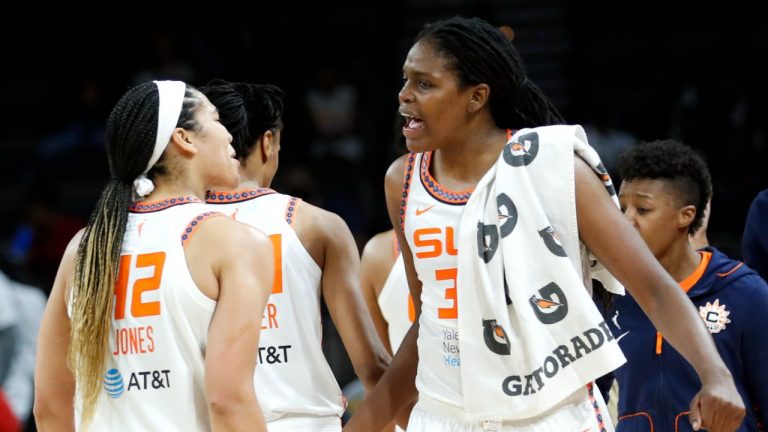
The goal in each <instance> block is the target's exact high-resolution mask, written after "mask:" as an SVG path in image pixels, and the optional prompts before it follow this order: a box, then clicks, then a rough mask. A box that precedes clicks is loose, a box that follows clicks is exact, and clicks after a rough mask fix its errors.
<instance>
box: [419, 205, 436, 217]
mask: <svg viewBox="0 0 768 432" xmlns="http://www.w3.org/2000/svg"><path fill="white" fill-rule="evenodd" d="M436 205H437V204H434V205H431V206H429V207H427V208H425V209H424V210H422V209H420V208H418V207H416V216H421V215H423V214H424V213H426V212H428V211H430V210H432V207H434V206H436Z"/></svg>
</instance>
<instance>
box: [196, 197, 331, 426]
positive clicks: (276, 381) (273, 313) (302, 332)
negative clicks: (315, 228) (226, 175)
mask: <svg viewBox="0 0 768 432" xmlns="http://www.w3.org/2000/svg"><path fill="white" fill-rule="evenodd" d="M208 203H209V204H213V205H212V206H211V207H212V208H213V209H215V210H217V211H220V212H222V213H224V214H227V215H229V216H231V217H233V218H234V219H235V220H238V221H240V222H244V223H247V224H250V225H252V226H254V227H256V228H258V229H260V230H262V231H264V233H266V234H267V235H269V238H270V240H272V246H273V248H274V252H275V259H276V262H275V283H274V285H273V288H272V295H271V296H270V297H269V301H268V303H267V307H266V310H265V311H264V318H263V321H262V326H261V336H260V340H259V356H258V360H257V361H258V365H257V367H256V377H255V380H254V384H255V386H256V393H257V394H258V396H259V404H260V405H261V408H262V410H263V411H264V417H265V419H266V420H267V421H272V420H276V419H278V418H280V417H283V416H285V415H287V414H290V415H294V416H295V415H307V416H329V415H338V416H341V414H342V413H343V412H344V409H345V408H346V406H345V405H346V404H345V402H344V399H343V396H342V393H341V389H340V388H339V385H338V383H337V382H336V378H335V376H334V375H333V371H332V370H331V368H330V366H329V365H328V361H327V360H326V358H325V355H324V354H323V350H322V345H321V338H322V326H321V314H320V284H321V278H322V270H321V269H320V267H318V265H317V263H316V262H315V260H313V259H312V257H311V256H310V255H309V253H308V252H307V250H306V249H305V248H304V245H302V243H301V241H300V240H299V238H298V237H297V236H296V233H295V232H294V230H293V227H291V224H292V223H293V221H294V220H295V218H296V210H297V208H298V205H299V203H300V200H299V199H298V198H294V197H291V196H288V195H283V194H279V193H277V192H275V191H274V190H271V189H244V190H239V191H233V192H216V193H210V194H209V195H208Z"/></svg>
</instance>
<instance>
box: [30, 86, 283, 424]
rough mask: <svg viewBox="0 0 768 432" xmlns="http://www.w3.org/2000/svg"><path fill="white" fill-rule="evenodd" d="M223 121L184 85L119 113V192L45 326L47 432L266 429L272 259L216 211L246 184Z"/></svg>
mask: <svg viewBox="0 0 768 432" xmlns="http://www.w3.org/2000/svg"><path fill="white" fill-rule="evenodd" d="M218 117H219V115H218V113H217V111H216V108H215V107H214V106H213V105H212V104H211V103H210V102H209V101H208V99H207V98H206V97H205V96H203V95H202V94H201V93H200V92H199V91H198V90H196V89H194V88H192V87H190V86H188V85H186V84H185V83H183V82H179V81H155V82H148V83H144V84H140V85H138V86H136V87H133V88H132V89H130V90H128V92H126V93H125V94H124V95H123V96H122V98H121V99H120V100H119V101H118V102H117V104H116V105H115V107H114V108H113V110H112V113H111V114H110V116H109V120H108V123H107V133H106V141H107V151H108V159H109V168H110V173H111V179H110V180H109V183H108V184H107V186H106V187H105V189H104V191H103V192H102V195H101V198H100V200H99V201H98V203H97V204H96V208H95V209H94V211H93V213H92V215H91V218H90V220H89V222H88V224H87V226H86V227H85V228H84V230H82V231H81V232H80V233H78V234H77V235H76V236H75V237H74V238H73V239H72V241H71V242H70V244H69V246H68V247H67V250H66V252H65V254H64V257H63V259H62V262H61V265H60V267H59V271H58V274H57V276H56V280H55V282H54V286H53V289H52V293H51V295H50V298H49V301H48V305H47V307H46V311H45V315H44V317H43V321H42V324H41V329H40V336H39V338H38V341H39V343H38V355H37V365H36V373H35V384H36V391H35V407H34V413H35V419H36V422H37V428H38V430H40V431H42V432H46V431H73V430H75V429H77V430H93V431H169V430H184V431H205V430H217V431H235V430H261V431H264V430H266V428H265V423H264V418H263V414H262V412H261V409H260V407H259V405H258V401H257V399H256V393H255V390H254V387H253V384H252V378H253V374H254V367H255V365H256V357H257V353H258V342H259V332H260V324H261V323H260V316H261V311H263V310H264V307H265V304H266V300H267V298H268V296H269V289H270V288H271V285H272V273H273V271H272V247H271V244H270V242H269V239H268V238H267V237H266V236H265V235H264V234H263V233H261V232H259V231H258V230H255V229H253V228H251V227H249V226H247V225H244V224H240V223H237V222H235V221H232V220H231V219H230V218H228V217H221V216H222V215H221V214H219V213H216V212H212V211H211V210H210V208H209V206H207V205H206V204H205V202H204V198H205V191H207V190H208V189H210V188H215V187H223V188H228V187H234V186H235V185H237V182H238V181H239V177H238V172H237V170H238V165H239V163H238V161H237V160H236V159H235V158H234V150H233V148H232V146H231V145H230V142H231V140H232V136H231V135H230V134H229V133H228V132H227V130H226V128H225V127H224V126H223V125H222V124H221V123H220V122H219V119H218ZM210 251H216V253H213V254H212V253H210Z"/></svg>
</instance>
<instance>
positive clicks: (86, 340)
mask: <svg viewBox="0 0 768 432" xmlns="http://www.w3.org/2000/svg"><path fill="white" fill-rule="evenodd" d="M187 99H189V100H187ZM201 102H202V100H201V98H200V96H199V92H196V91H194V90H193V89H191V88H190V87H187V91H186V93H185V102H184V105H183V108H182V115H181V116H180V119H179V122H180V123H181V122H182V121H183V122H184V124H187V125H192V126H195V122H194V121H193V120H190V119H191V118H192V116H193V115H194V113H193V111H195V110H196V108H197V107H198V106H200V105H201ZM158 110H159V93H158V90H157V86H156V85H155V84H154V83H152V82H149V83H144V84H140V85H138V86H136V87H134V88H132V89H130V90H129V91H128V92H127V93H126V94H125V95H123V96H122V97H121V98H120V100H119V101H118V102H117V104H116V105H115V107H114V108H113V110H112V112H111V114H110V116H109V120H108V121H107V130H106V141H107V158H108V162H109V169H110V173H111V179H110V181H109V183H108V184H107V185H106V187H105V188H104V191H103V192H102V194H101V197H100V198H99V201H98V203H97V204H96V207H95V208H94V210H93V212H92V213H91V216H90V218H89V220H88V224H87V225H86V227H85V230H84V232H83V237H82V240H81V241H80V244H79V246H78V250H77V256H76V260H75V275H74V285H73V286H72V293H71V296H70V299H71V300H70V301H71V334H70V344H69V350H68V353H67V354H68V355H67V361H68V364H69V366H70V368H71V369H72V370H73V372H74V375H75V379H76V381H77V387H78V392H79V394H80V397H81V399H82V416H81V425H80V426H81V427H82V428H86V427H87V425H88V424H89V423H90V421H91V420H92V418H93V414H94V411H95V407H96V404H97V402H98V400H99V396H100V384H101V376H102V374H103V373H104V367H105V364H106V353H108V352H109V351H108V349H109V347H108V344H109V332H110V328H111V323H112V307H113V299H114V285H115V280H116V277H117V272H118V265H119V263H120V253H121V251H122V243H123V236H124V235H125V228H126V223H127V221H128V207H129V205H130V204H131V202H132V194H133V180H134V179H135V178H136V177H138V176H139V175H140V174H142V173H143V172H144V170H145V169H146V166H147V163H148V162H149V159H150V157H151V155H152V152H153V150H154V146H155V136H156V134H157V122H158ZM150 172H152V171H150ZM155 172H157V170H155Z"/></svg>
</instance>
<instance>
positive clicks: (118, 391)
mask: <svg viewBox="0 0 768 432" xmlns="http://www.w3.org/2000/svg"><path fill="white" fill-rule="evenodd" d="M104 390H105V391H106V392H107V394H108V395H109V397H111V398H113V399H115V398H119V397H120V396H122V395H123V392H124V391H125V384H124V383H123V376H122V375H121V374H120V371H119V370H117V369H115V368H112V369H110V370H108V371H107V373H106V374H104Z"/></svg>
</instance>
